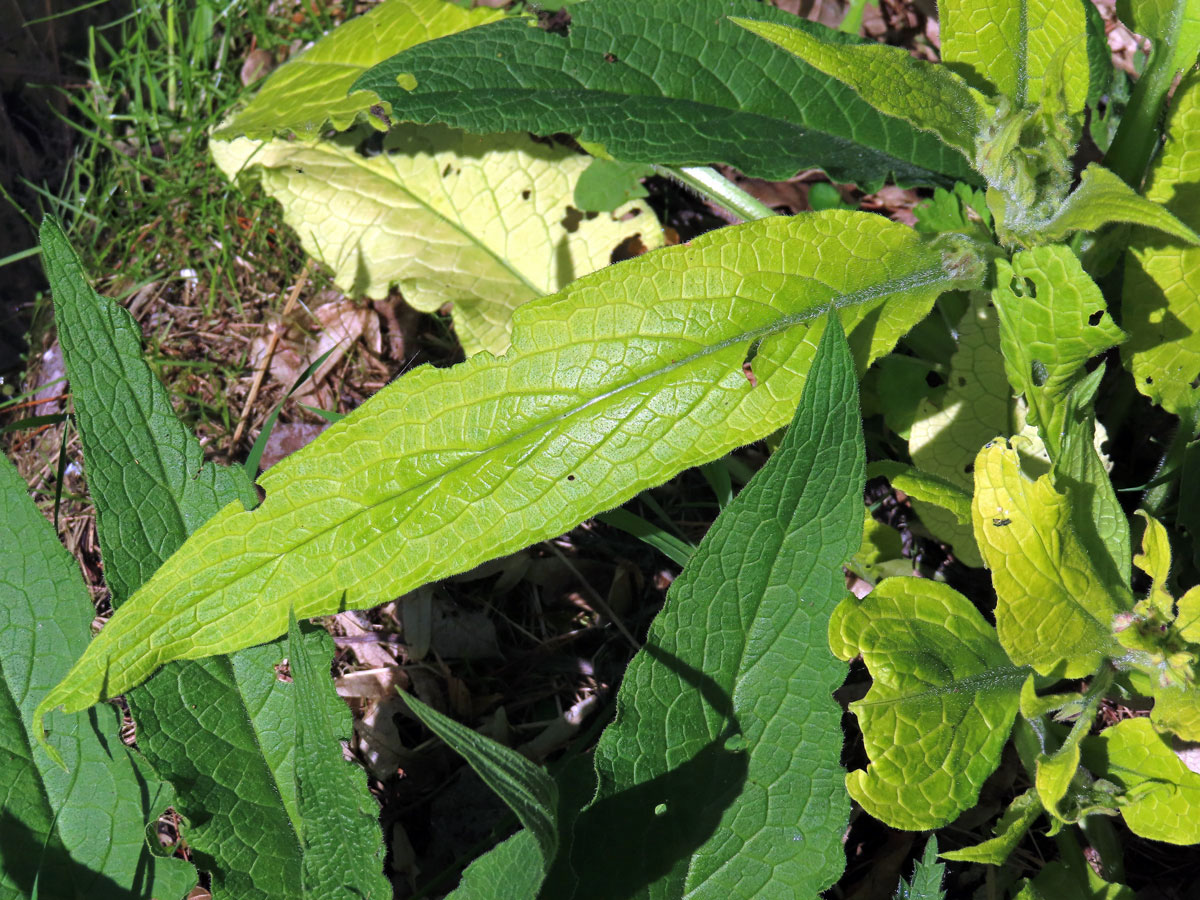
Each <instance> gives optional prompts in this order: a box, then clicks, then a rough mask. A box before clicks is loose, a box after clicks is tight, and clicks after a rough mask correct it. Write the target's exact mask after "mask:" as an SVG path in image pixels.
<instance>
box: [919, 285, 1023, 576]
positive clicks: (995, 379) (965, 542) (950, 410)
mask: <svg viewBox="0 0 1200 900" xmlns="http://www.w3.org/2000/svg"><path fill="white" fill-rule="evenodd" d="M998 330H999V326H998V324H997V316H996V309H995V307H994V306H993V305H992V304H991V303H990V302H989V297H988V294H986V293H984V292H982V291H980V292H975V293H973V294H972V295H971V305H970V307H968V309H967V311H966V313H965V314H964V315H963V318H962V320H961V321H960V322H959V323H958V328H957V337H958V349H957V350H956V351H955V353H954V355H953V356H952V357H951V358H950V366H949V371H948V372H947V373H946V387H945V389H944V391H941V392H939V393H937V394H934V395H931V396H929V397H926V398H924V399H922V400H921V402H920V404H919V405H918V407H917V417H916V421H915V422H914V423H913V426H912V431H911V432H910V435H909V440H908V452H909V455H910V456H911V457H912V461H913V464H914V465H915V466H916V467H917V469H919V470H921V471H923V472H927V473H929V474H930V475H934V476H937V477H939V478H941V479H943V480H945V481H948V482H950V483H951V484H953V485H955V486H957V487H959V488H960V489H962V490H963V491H964V492H965V493H967V494H970V493H971V492H972V491H973V489H974V480H973V477H972V475H971V472H972V469H973V467H974V464H975V455H976V454H977V453H978V452H979V448H980V447H982V446H983V445H984V444H985V443H987V442H988V441H990V440H991V439H992V438H993V437H995V436H996V435H997V434H1000V433H1002V432H1005V431H1008V430H1009V429H1010V428H1011V425H1012V423H1011V421H1010V412H1011V408H1012V396H1011V394H1010V392H1009V389H1008V383H1007V382H1006V381H1005V378H1004V358H1003V357H1002V356H1001V354H1000V338H999V333H998ZM997 429H999V430H997ZM914 506H915V508H916V511H917V515H919V516H920V517H921V521H922V522H924V523H925V524H926V525H927V526H928V527H929V529H930V531H932V532H933V533H934V534H935V535H936V536H937V537H939V538H941V539H942V540H944V541H946V542H948V543H949V544H951V546H953V548H954V554H955V556H957V557H958V558H959V559H961V560H962V561H963V562H964V563H966V564H967V565H969V566H982V565H983V557H981V556H980V555H979V548H978V547H976V546H975V536H974V534H973V532H972V529H971V528H970V527H967V526H966V525H963V524H960V520H959V519H957V518H956V517H954V516H952V515H947V514H946V513H944V512H942V511H941V510H940V509H938V508H937V507H935V506H932V505H930V504H927V503H923V502H921V501H920V500H918V502H917V503H916V504H914Z"/></svg>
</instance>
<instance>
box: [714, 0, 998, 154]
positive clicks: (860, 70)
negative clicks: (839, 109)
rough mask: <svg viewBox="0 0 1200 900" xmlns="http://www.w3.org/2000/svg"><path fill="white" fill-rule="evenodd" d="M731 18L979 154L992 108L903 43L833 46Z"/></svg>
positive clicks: (894, 112)
mask: <svg viewBox="0 0 1200 900" xmlns="http://www.w3.org/2000/svg"><path fill="white" fill-rule="evenodd" d="M733 21H734V22H736V23H737V24H738V25H741V26H742V27H743V28H745V29H746V30H748V31H750V32H752V33H753V34H757V35H758V36H759V37H762V38H765V39H767V40H768V41H770V42H771V43H773V44H777V45H778V46H780V47H782V48H783V49H785V50H787V51H788V52H789V53H794V54H795V55H796V56H798V57H800V58H801V59H802V60H804V61H805V62H806V63H808V64H809V65H810V66H812V67H813V68H814V69H816V70H817V71H819V72H824V73H825V74H826V75H829V76H830V77H832V78H836V79H837V80H838V81H841V82H843V83H844V84H846V85H848V86H849V87H851V88H853V89H854V91H855V92H856V93H857V94H858V95H859V96H860V97H862V99H863V100H865V101H866V102H867V103H869V104H870V105H871V106H873V107H874V108H875V109H877V110H879V111H880V112H881V113H884V114H885V115H888V116H894V117H896V118H899V119H903V120H905V121H907V122H910V123H912V124H913V125H914V126H915V127H917V128H920V129H921V130H922V131H929V132H932V133H933V134H935V135H937V137H938V138H940V139H941V140H942V141H943V142H944V143H946V144H947V145H948V146H950V147H953V148H954V149H955V150H957V151H958V152H959V153H961V154H962V155H963V156H964V157H965V158H966V159H968V160H973V159H974V158H975V138H976V136H977V135H978V134H979V131H980V127H981V125H982V123H983V122H984V121H986V120H987V118H989V117H990V116H991V115H992V114H993V112H994V110H993V109H992V107H991V104H990V103H988V101H987V98H985V97H984V96H983V95H982V94H981V93H979V91H977V90H975V89H974V88H972V87H970V86H969V85H968V84H967V83H966V82H965V81H963V79H962V78H961V77H959V76H958V75H956V74H955V73H954V72H952V71H950V70H949V69H947V68H945V67H944V66H939V65H935V64H933V63H929V62H925V61H923V60H917V59H914V58H913V57H912V56H910V55H909V53H908V51H907V50H905V49H903V48H901V47H889V46H886V45H884V44H864V45H858V46H856V45H845V44H843V45H838V44H831V43H826V42H824V41H822V40H819V39H818V38H816V37H813V36H812V35H811V34H809V33H808V32H807V31H805V30H802V29H800V28H793V27H790V26H788V25H783V24H779V23H776V22H758V21H754V20H752V19H737V18H735V19H733Z"/></svg>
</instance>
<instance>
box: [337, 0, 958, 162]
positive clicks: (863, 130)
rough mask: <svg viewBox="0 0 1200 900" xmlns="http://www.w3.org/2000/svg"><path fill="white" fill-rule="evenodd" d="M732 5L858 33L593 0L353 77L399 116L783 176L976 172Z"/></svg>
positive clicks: (694, 4) (705, 6)
mask: <svg viewBox="0 0 1200 900" xmlns="http://www.w3.org/2000/svg"><path fill="white" fill-rule="evenodd" d="M731 15H745V16H750V17H753V18H755V19H758V20H766V21H770V22H776V23H790V24H792V25H795V26H796V27H798V28H803V29H806V30H809V31H811V32H812V33H813V34H819V35H820V36H821V38H822V39H823V40H825V41H829V42H832V43H839V44H847V43H860V41H859V39H858V38H854V37H851V36H849V35H843V34H840V33H838V32H834V31H831V30H829V29H826V28H823V27H822V26H819V25H816V24H813V23H809V22H806V21H804V20H802V19H800V18H799V17H797V16H794V15H792V14H790V13H786V12H783V11H781V10H774V9H772V8H771V7H769V6H767V5H765V4H762V3H757V2H754V0H689V2H688V3H683V4H680V3H670V4H662V3H644V2H642V0H589V2H587V3H584V4H581V5H580V6H579V7H578V8H576V9H573V10H572V12H571V22H570V27H569V30H567V33H566V34H565V35H564V34H560V33H553V32H550V31H545V30H543V29H540V28H534V27H531V26H530V24H529V23H528V22H527V21H522V20H518V19H509V20H506V21H503V22H495V23H493V24H490V25H486V26H484V27H482V28H473V29H471V30H469V31H465V32H463V33H461V34H458V35H453V36H451V37H446V38H442V39H441V40H438V41H430V42H428V43H425V44H420V45H418V46H416V47H413V48H411V49H409V50H406V51H404V52H403V53H400V54H397V55H396V56H394V57H392V58H391V59H389V60H387V61H386V62H384V63H381V64H380V65H378V66H376V67H375V68H373V69H371V70H370V71H369V72H367V73H366V74H365V75H364V76H362V77H361V78H359V79H358V81H357V82H356V83H355V85H354V89H355V90H368V91H372V92H374V93H375V94H377V95H378V96H379V97H380V98H381V99H382V100H383V101H384V102H385V103H387V104H389V112H390V114H391V115H392V116H393V117H394V118H396V119H398V120H400V121H413V122H422V123H428V122H442V123H445V124H447V125H452V126H455V127H457V128H465V129H466V130H468V131H471V132H474V133H492V132H505V131H532V132H534V133H536V134H543V135H548V134H555V133H558V132H566V133H569V134H572V135H574V136H575V137H576V138H578V139H579V140H580V141H581V142H584V143H585V144H587V145H589V146H594V145H599V146H600V147H602V148H603V149H604V151H605V152H607V154H608V155H609V156H611V157H613V158H615V159H620V160H624V161H626V162H640V163H656V164H660V165H708V164H712V163H728V164H730V165H732V166H735V167H736V168H738V169H740V170H741V171H742V172H744V173H745V174H747V175H753V176H757V177H762V178H772V179H779V178H790V177H791V176H792V175H794V174H795V173H796V172H797V171H798V170H799V169H803V168H811V167H813V166H819V167H821V168H823V169H825V170H826V171H827V172H828V173H829V175H830V176H831V177H832V178H833V180H835V181H839V182H850V181H854V182H860V183H861V182H864V181H865V182H873V183H878V182H879V181H880V180H881V179H883V178H885V177H887V175H888V174H889V173H891V174H892V175H893V176H894V177H895V178H896V179H897V180H900V181H905V182H911V181H916V182H922V183H931V182H935V183H942V184H948V183H949V182H950V181H951V180H952V179H953V178H963V179H966V180H968V181H972V182H978V178H977V176H975V175H974V173H973V172H972V170H971V169H970V167H969V165H968V164H967V161H966V160H965V159H964V158H963V157H962V156H961V155H960V154H959V153H956V152H955V151H953V150H951V149H949V148H948V147H946V146H945V145H943V144H941V143H940V142H939V141H938V140H937V139H936V138H934V137H933V136H932V135H928V134H924V133H922V132H920V131H917V130H916V129H914V128H913V127H912V126H911V125H909V124H908V123H907V122H904V121H901V120H899V119H895V118H891V117H888V116H884V115H882V114H880V113H879V112H877V111H876V110H874V109H873V108H871V107H870V106H869V105H868V104H867V103H865V102H864V101H863V100H861V99H860V98H858V97H857V96H856V95H855V94H854V92H853V91H852V90H850V89H849V88H848V87H846V86H845V85H843V84H841V83H840V82H838V81H837V80H836V79H833V78H830V77H829V76H827V75H824V74H822V73H821V72H819V71H817V70H816V69H814V68H812V67H811V66H808V65H805V64H804V63H803V62H801V61H800V60H798V59H796V58H795V57H794V56H792V55H790V54H788V53H786V52H784V51H783V50H776V49H774V48H772V47H770V46H769V45H768V46H764V45H763V42H762V41H760V40H759V39H758V38H756V37H755V36H754V35H752V34H749V33H748V32H746V31H744V30H743V29H741V28H739V27H738V26H737V25H735V24H734V23H733V22H731V21H730V20H729V18H728V17H729V16H731ZM947 176H948V177H947Z"/></svg>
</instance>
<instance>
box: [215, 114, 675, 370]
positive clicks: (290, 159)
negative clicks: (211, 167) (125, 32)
mask: <svg viewBox="0 0 1200 900" xmlns="http://www.w3.org/2000/svg"><path fill="white" fill-rule="evenodd" d="M210 148H211V152H212V154H213V158H214V159H215V160H216V161H217V164H218V165H219V166H220V167H221V169H222V171H224V172H225V174H226V175H227V176H229V177H233V175H234V174H235V173H237V172H238V171H240V170H242V169H248V170H250V171H253V172H256V173H258V175H259V177H260V178H261V179H262V183H263V187H264V188H266V190H267V193H269V194H271V196H273V197H274V198H275V199H276V200H278V201H279V202H280V204H281V205H282V206H283V213H284V220H285V221H286V222H287V223H288V224H289V225H290V226H291V227H292V228H293V229H294V230H295V232H296V234H297V235H298V236H299V237H300V242H301V243H302V244H303V246H304V249H305V251H306V252H307V253H308V254H309V255H310V256H312V257H313V258H315V259H318V260H320V261H321V262H322V263H324V264H325V265H326V266H327V267H328V268H329V269H330V270H331V271H332V272H333V277H334V281H335V282H336V283H337V285H338V287H340V288H341V289H342V290H343V291H345V292H346V293H348V294H350V295H352V296H362V295H363V294H366V295H367V296H368V297H374V298H375V299H382V298H384V297H386V296H387V294H388V290H389V287H390V286H391V285H393V284H398V285H399V286H400V289H401V290H402V291H403V292H404V299H405V300H406V301H407V302H408V303H409V304H411V305H412V306H415V307H416V308H417V309H420V310H423V311H425V312H436V311H437V310H438V309H440V308H441V307H442V306H444V305H445V304H446V303H453V304H454V307H453V310H452V315H453V317H454V326H455V331H456V332H457V334H458V337H459V340H460V342H461V343H462V345H463V349H464V350H465V351H466V353H467V355H468V356H470V355H473V354H474V353H476V352H478V351H479V350H489V351H491V352H492V353H495V354H497V355H499V354H501V353H503V352H504V351H505V350H507V349H508V342H509V331H510V328H511V324H512V313H513V310H514V309H516V308H517V307H518V306H520V305H521V304H522V303H525V302H526V301H529V300H532V299H534V298H535V297H540V296H542V295H544V294H552V293H554V292H555V291H557V290H561V289H562V288H564V287H566V286H567V285H568V284H569V283H570V282H571V281H573V280H574V279H576V278H579V277H580V276H582V275H586V274H588V273H589V272H594V271H595V270H596V269H600V268H603V267H604V266H606V265H608V264H609V263H610V262H611V259H612V253H613V251H614V250H615V249H616V248H617V247H618V246H619V245H620V244H621V243H622V242H624V241H626V240H632V239H639V240H640V241H641V242H642V243H643V244H644V245H645V246H646V247H647V248H650V249H653V248H655V247H658V246H660V245H661V244H662V229H661V227H660V226H659V224H658V220H657V218H655V215H654V213H653V212H651V210H650V207H648V206H646V204H644V203H641V202H635V203H627V204H625V205H624V206H622V207H621V208H620V209H618V210H617V211H616V212H613V213H603V214H600V215H593V216H584V215H581V214H580V212H579V211H578V210H576V209H574V208H573V207H572V206H571V204H572V202H573V199H574V191H575V186H576V184H577V183H578V181H579V178H580V176H581V175H582V174H583V172H584V171H585V170H586V169H587V167H588V162H589V160H588V158H587V157H586V156H580V155H579V154H577V153H573V152H571V151H569V150H566V149H564V148H561V147H550V146H547V145H546V144H544V143H538V142H535V141H534V140H533V139H531V138H530V137H529V136H528V135H523V134H506V135H488V136H486V137H475V136H472V135H468V134H464V133H463V132H461V131H456V130H453V129H450V128H446V127H444V126H427V127H419V126H413V125H409V126H402V127H399V128H396V129H394V130H393V131H392V132H390V133H389V134H388V136H387V138H386V139H385V140H384V146H383V149H384V152H383V153H380V154H378V155H375V156H370V157H367V156H364V155H362V154H361V153H359V152H358V151H357V150H356V149H355V147H354V146H352V145H349V144H343V143H340V142H338V141H336V140H323V141H305V142H294V141H282V140H275V141H268V142H265V143H263V142H257V141H251V140H247V139H245V138H240V139H238V140H236V141H232V142H230V143H223V142H220V141H214V142H213V143H212V144H211V145H210ZM626 217H628V221H622V220H623V219H625V218H626Z"/></svg>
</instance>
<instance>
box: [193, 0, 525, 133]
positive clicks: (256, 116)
mask: <svg viewBox="0 0 1200 900" xmlns="http://www.w3.org/2000/svg"><path fill="white" fill-rule="evenodd" d="M502 17H503V13H502V12H501V11H500V10H495V9H470V10H467V9H462V8H461V7H459V6H457V5H455V4H453V3H446V2H445V0H385V2H383V3H380V4H379V5H377V6H375V7H373V8H372V9H371V10H370V11H369V12H367V13H365V14H363V15H361V16H357V17H356V18H353V19H351V20H349V21H348V22H346V23H344V24H342V25H339V26H338V27H337V28H335V29H334V30H333V32H332V33H330V34H329V35H327V36H326V37H324V38H322V39H321V40H319V41H317V43H316V44H315V45H314V46H312V47H310V48H309V49H308V50H306V51H304V52H303V53H301V54H300V55H299V56H297V57H295V58H293V59H291V60H288V62H286V63H284V64H283V65H282V66H280V67H279V68H278V69H277V70H276V71H275V72H273V73H272V74H271V77H270V78H269V79H268V80H267V82H266V84H264V85H263V87H262V89H261V90H260V91H259V92H258V94H257V95H256V96H255V97H254V99H253V100H251V101H250V104H249V105H248V106H247V107H246V108H245V109H243V110H242V111H241V112H239V113H238V114H237V115H236V116H235V117H234V118H233V119H232V120H231V121H230V122H229V123H228V124H226V125H224V126H223V127H222V128H220V129H219V130H218V131H217V133H216V137H218V138H221V139H230V138H235V137H241V136H245V137H249V138H253V139H255V140H265V139H267V138H271V137H274V136H275V135H277V134H285V133H287V132H291V133H293V134H295V135H296V136H297V137H299V138H300V139H301V140H313V139H315V138H316V137H317V136H318V135H319V134H320V133H321V132H322V131H323V130H325V128H326V127H328V126H332V127H333V128H334V129H335V130H337V131H344V130H346V129H347V128H349V127H350V126H351V125H353V124H354V123H355V122H360V121H365V122H369V123H370V124H371V125H372V126H373V127H374V128H376V129H377V130H379V131H386V130H387V128H388V121H387V117H386V115H385V114H384V110H383V108H382V107H378V106H377V104H378V103H379V98H378V97H377V96H376V95H375V94H373V93H371V92H370V91H353V92H350V86H351V85H352V84H353V83H354V80H355V79H356V78H358V76H359V75H361V74H362V73H363V72H365V71H366V70H367V69H369V68H370V67H371V66H373V65H375V64H376V63H380V62H383V61H384V60H385V59H387V58H388V57H389V56H391V55H392V54H393V53H398V52H399V51H401V50H403V49H404V48H406V47H411V46H413V45H414V44H419V43H421V42H422V41H428V40H432V39H434V38H439V37H443V36H444V35H447V34H454V33H456V32H459V31H462V30H464V29H466V28H471V27H473V26H475V25H482V24H484V23H486V22H493V21H495V20H496V19H499V18H502ZM372 107H375V109H372Z"/></svg>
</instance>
